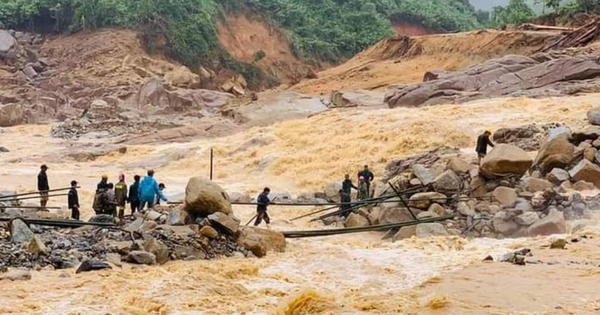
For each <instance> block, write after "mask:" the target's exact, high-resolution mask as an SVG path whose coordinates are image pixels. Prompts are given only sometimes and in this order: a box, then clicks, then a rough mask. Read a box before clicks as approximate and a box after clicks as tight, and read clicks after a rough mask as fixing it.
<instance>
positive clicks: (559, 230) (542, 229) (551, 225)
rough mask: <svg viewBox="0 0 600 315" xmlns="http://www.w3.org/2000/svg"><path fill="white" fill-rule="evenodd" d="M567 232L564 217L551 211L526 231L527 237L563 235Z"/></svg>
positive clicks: (560, 213) (554, 210) (556, 211)
mask: <svg viewBox="0 0 600 315" xmlns="http://www.w3.org/2000/svg"><path fill="white" fill-rule="evenodd" d="M566 231H567V227H566V222H565V217H564V215H563V213H562V212H559V211H558V210H556V209H551V210H550V212H549V213H548V215H547V216H546V217H545V218H543V219H541V220H539V221H537V222H536V223H534V224H533V225H531V226H530V227H529V229H528V230H527V233H528V235H530V236H537V235H551V234H564V233H566Z"/></svg>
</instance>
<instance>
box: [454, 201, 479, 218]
mask: <svg viewBox="0 0 600 315" xmlns="http://www.w3.org/2000/svg"><path fill="white" fill-rule="evenodd" d="M456 210H458V212H459V213H460V214H462V215H464V216H467V217H468V216H474V215H475V214H476V213H475V209H473V208H472V207H471V206H470V205H469V204H468V203H466V202H464V201H461V202H459V203H458V205H457V206H456Z"/></svg>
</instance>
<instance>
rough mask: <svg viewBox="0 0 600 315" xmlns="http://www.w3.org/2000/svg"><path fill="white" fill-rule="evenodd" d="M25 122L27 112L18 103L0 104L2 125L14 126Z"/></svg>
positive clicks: (0, 125)
mask: <svg viewBox="0 0 600 315" xmlns="http://www.w3.org/2000/svg"><path fill="white" fill-rule="evenodd" d="M24 122H25V112H24V111H23V107H22V106H21V105H18V104H8V105H2V104H0V127H12V126H16V125H20V124H22V123H24Z"/></svg>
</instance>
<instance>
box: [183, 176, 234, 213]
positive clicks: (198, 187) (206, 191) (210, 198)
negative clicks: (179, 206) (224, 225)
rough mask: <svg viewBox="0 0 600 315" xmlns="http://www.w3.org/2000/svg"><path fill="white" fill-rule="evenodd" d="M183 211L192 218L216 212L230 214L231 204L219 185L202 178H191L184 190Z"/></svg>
mask: <svg viewBox="0 0 600 315" xmlns="http://www.w3.org/2000/svg"><path fill="white" fill-rule="evenodd" d="M184 209H185V211H187V212H188V213H189V214H191V215H193V216H194V217H196V216H201V217H206V216H208V215H210V214H213V213H216V212H221V213H224V214H229V213H231V203H230V201H229V196H228V195H227V193H226V192H225V190H223V188H221V187H220V186H219V185H217V184H216V183H214V182H212V181H210V180H208V179H205V178H203V177H192V178H190V180H189V181H188V184H187V186H186V188H185V205H184Z"/></svg>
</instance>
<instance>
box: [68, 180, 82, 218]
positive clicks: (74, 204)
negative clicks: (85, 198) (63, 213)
mask: <svg viewBox="0 0 600 315" xmlns="http://www.w3.org/2000/svg"><path fill="white" fill-rule="evenodd" d="M68 203H69V209H71V219H73V220H77V221H79V208H80V207H79V194H78V193H77V182H76V181H71V189H70V190H69V197H68Z"/></svg>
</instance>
